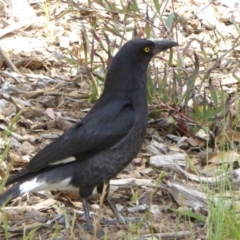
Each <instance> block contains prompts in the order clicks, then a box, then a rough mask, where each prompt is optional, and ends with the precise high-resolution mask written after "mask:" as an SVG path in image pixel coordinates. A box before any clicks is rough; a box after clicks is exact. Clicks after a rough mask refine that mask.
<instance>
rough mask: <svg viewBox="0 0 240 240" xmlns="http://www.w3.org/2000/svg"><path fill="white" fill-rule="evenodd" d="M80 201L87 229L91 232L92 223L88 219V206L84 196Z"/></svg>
mask: <svg viewBox="0 0 240 240" xmlns="http://www.w3.org/2000/svg"><path fill="white" fill-rule="evenodd" d="M82 202H83V208H84V212H85V217H86V223H87V230H88V231H89V232H93V225H92V221H91V219H90V214H89V208H88V203H87V200H86V199H85V198H83V199H82Z"/></svg>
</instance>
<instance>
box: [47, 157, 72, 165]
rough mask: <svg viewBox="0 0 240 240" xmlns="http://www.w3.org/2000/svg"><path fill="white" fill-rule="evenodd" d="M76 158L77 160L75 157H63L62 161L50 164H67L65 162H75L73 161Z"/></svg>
mask: <svg viewBox="0 0 240 240" xmlns="http://www.w3.org/2000/svg"><path fill="white" fill-rule="evenodd" d="M75 160H76V158H75V157H68V158H65V159H62V160H60V161H57V162H54V163H51V164H50V165H59V164H65V163H69V162H73V161H75Z"/></svg>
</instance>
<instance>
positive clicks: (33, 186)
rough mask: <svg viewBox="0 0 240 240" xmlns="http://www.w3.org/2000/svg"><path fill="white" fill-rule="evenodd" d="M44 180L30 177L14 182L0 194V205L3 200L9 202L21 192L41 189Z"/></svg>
mask: <svg viewBox="0 0 240 240" xmlns="http://www.w3.org/2000/svg"><path fill="white" fill-rule="evenodd" d="M44 183H45V182H44V181H39V182H38V178H37V177H35V178H30V179H28V180H27V181H22V182H19V183H15V184H14V185H13V186H11V187H10V188H9V189H8V190H7V191H6V192H4V193H2V194H0V206H1V205H2V204H4V203H5V202H9V201H11V200H12V199H14V198H17V197H19V196H20V195H21V194H24V193H28V192H34V191H35V190H38V189H39V191H40V190H42V189H41V187H42V185H44Z"/></svg>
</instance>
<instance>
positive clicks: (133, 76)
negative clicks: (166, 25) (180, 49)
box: [104, 39, 178, 95]
mask: <svg viewBox="0 0 240 240" xmlns="http://www.w3.org/2000/svg"><path fill="white" fill-rule="evenodd" d="M177 45H178V43H177V42H174V41H171V40H159V39H156V40H155V39H154V40H147V39H133V40H130V41H128V42H127V43H125V44H124V45H123V46H122V47H121V48H120V50H119V51H118V52H117V54H116V55H115V56H114V58H113V59H112V62H111V64H110V66H109V69H108V74H107V77H106V81H105V91H104V94H105V93H107V94H110V93H112V94H115V95H116V92H121V91H125V92H130V91H133V90H134V89H137V88H142V85H145V83H146V80H147V77H146V72H147V67H148V64H149V62H150V60H151V59H152V57H153V56H154V55H156V54H157V53H159V52H162V51H165V50H167V49H169V48H172V47H174V46H177Z"/></svg>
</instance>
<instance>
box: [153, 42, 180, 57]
mask: <svg viewBox="0 0 240 240" xmlns="http://www.w3.org/2000/svg"><path fill="white" fill-rule="evenodd" d="M149 40H150V41H152V42H154V43H155V46H154V49H153V54H154V55H155V54H157V53H159V52H162V51H165V50H167V49H169V48H172V47H175V46H177V45H178V43H177V42H174V41H171V40H166V39H149Z"/></svg>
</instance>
